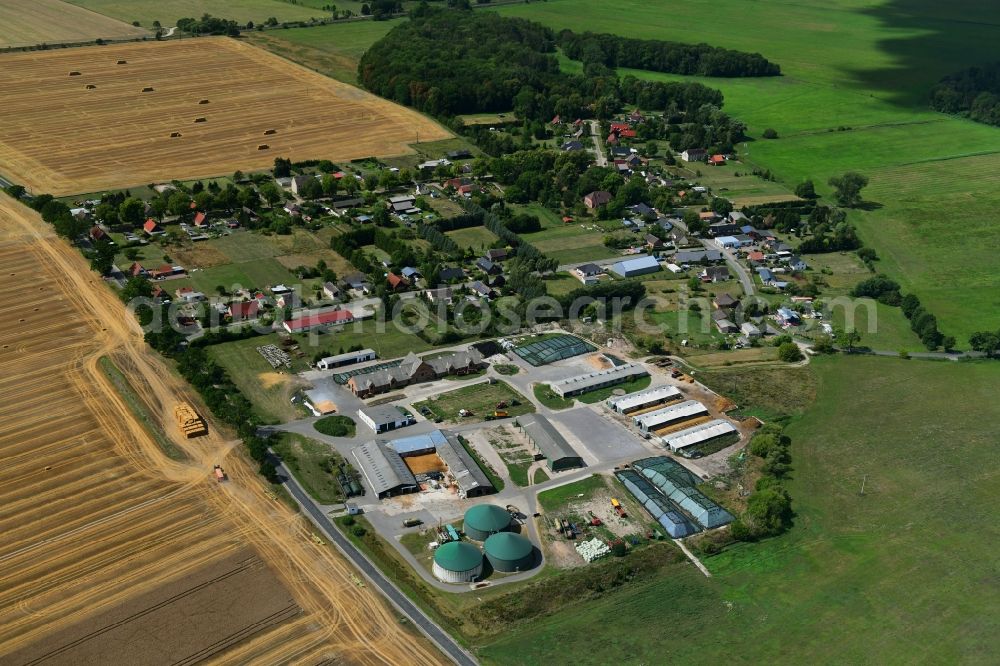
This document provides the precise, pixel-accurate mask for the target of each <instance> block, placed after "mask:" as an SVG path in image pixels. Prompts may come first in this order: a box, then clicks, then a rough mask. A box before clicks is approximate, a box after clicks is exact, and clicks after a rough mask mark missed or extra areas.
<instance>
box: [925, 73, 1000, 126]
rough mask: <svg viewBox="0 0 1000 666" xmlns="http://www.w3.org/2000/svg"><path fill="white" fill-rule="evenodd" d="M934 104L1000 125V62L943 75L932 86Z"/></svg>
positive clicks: (943, 109) (977, 119) (978, 120)
mask: <svg viewBox="0 0 1000 666" xmlns="http://www.w3.org/2000/svg"><path fill="white" fill-rule="evenodd" d="M931 107H932V108H933V109H934V110H935V111H941V112H943V113H957V114H962V115H965V116H968V117H969V118H970V119H972V120H975V121H977V122H980V123H986V124H987V125H1000V62H995V63H992V64H989V65H983V66H981V67H970V68H968V69H963V70H962V71H960V72H956V73H955V74H949V75H948V76H946V77H944V78H943V79H941V81H940V83H938V84H937V85H936V86H934V88H933V89H932V90H931Z"/></svg>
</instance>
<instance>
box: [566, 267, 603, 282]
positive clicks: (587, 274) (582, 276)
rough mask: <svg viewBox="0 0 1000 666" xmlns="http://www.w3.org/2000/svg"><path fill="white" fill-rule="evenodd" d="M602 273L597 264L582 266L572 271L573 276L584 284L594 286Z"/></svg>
mask: <svg viewBox="0 0 1000 666" xmlns="http://www.w3.org/2000/svg"><path fill="white" fill-rule="evenodd" d="M603 272H604V270H603V269H602V268H601V267H600V266H598V265H597V264H582V265H580V266H577V267H576V268H574V269H573V275H575V276H576V278H577V279H578V280H580V282H582V283H584V284H594V283H595V282H597V278H598V276H599V275H601V273H603Z"/></svg>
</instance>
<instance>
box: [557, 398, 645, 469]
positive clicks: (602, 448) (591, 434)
mask: <svg viewBox="0 0 1000 666" xmlns="http://www.w3.org/2000/svg"><path fill="white" fill-rule="evenodd" d="M606 411H607V410H606V409H605V408H604V406H603V405H594V406H587V407H577V408H575V409H570V410H566V411H564V412H555V413H553V414H552V415H551V416H549V420H551V421H552V422H553V424H555V425H557V426H558V427H559V429H560V431H561V432H562V434H563V436H564V437H566V439H567V440H568V441H569V443H570V444H572V445H573V446H574V448H576V450H577V451H578V452H579V453H580V455H582V456H583V458H584V460H585V461H587V463H588V464H590V465H597V464H601V463H610V462H616V461H621V460H622V459H625V458H641V457H642V456H646V455H650V454H651V453H652V452H654V451H655V452H659V453H662V450H659V449H657V448H656V447H655V446H653V445H652V444H647V443H646V442H644V441H643V440H641V439H639V437H638V435H636V434H635V433H633V432H629V431H628V430H627V429H625V428H624V427H623V426H622V425H621V424H619V423H617V422H615V421H614V420H613V419H611V418H610V417H608V416H606V415H604V414H603V413H602V412H606Z"/></svg>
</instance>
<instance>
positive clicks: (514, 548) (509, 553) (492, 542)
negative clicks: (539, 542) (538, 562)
mask: <svg viewBox="0 0 1000 666" xmlns="http://www.w3.org/2000/svg"><path fill="white" fill-rule="evenodd" d="M483 548H484V550H485V551H486V559H488V560H489V561H490V564H492V565H493V569H494V570H496V571H503V572H511V571H526V570H528V569H530V568H532V567H533V566H534V565H535V554H534V551H535V549H534V546H532V545H531V542H530V541H528V540H527V539H526V538H524V537H523V536H521V535H520V534H514V533H513V532H500V533H498V534H494V535H493V536H491V537H490V538H488V539H487V540H486V543H485V544H483Z"/></svg>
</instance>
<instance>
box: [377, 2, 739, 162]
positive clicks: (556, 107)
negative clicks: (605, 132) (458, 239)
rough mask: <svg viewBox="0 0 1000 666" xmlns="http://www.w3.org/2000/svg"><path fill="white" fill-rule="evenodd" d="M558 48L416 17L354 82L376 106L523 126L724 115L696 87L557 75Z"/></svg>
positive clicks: (546, 33) (471, 15)
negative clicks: (386, 103)
mask: <svg viewBox="0 0 1000 666" xmlns="http://www.w3.org/2000/svg"><path fill="white" fill-rule="evenodd" d="M556 42H557V40H556V36H555V34H554V33H553V32H552V31H551V30H550V29H548V28H546V27H544V26H542V25H539V24H537V23H533V22H531V21H527V20H524V19H518V18H507V17H502V16H497V15H496V14H493V13H488V12H472V11H462V10H454V9H452V10H445V9H422V10H420V11H416V10H415V11H414V12H412V13H411V19H410V20H409V21H407V22H406V23H403V24H401V25H399V26H397V27H396V28H394V29H393V30H392V31H391V32H389V33H388V34H387V35H386V36H385V37H383V38H382V39H381V40H379V41H378V42H376V43H375V44H374V45H373V46H372V47H371V48H370V49H368V51H367V52H366V53H365V55H364V56H363V57H362V59H361V62H360V63H359V65H358V76H359V80H360V81H361V83H362V84H363V85H364V86H365V87H366V88H367V89H369V90H371V91H372V92H374V93H376V94H378V95H380V96H382V97H386V98H388V99H391V100H394V101H396V102H399V103H401V104H405V105H407V106H411V107H414V108H416V109H418V110H420V111H423V112H425V113H428V114H430V115H433V116H438V117H441V118H445V119H451V118H452V117H453V116H456V115H460V114H469V113H488V112H494V113H495V112H507V111H512V112H513V113H514V114H515V115H516V117H517V118H519V119H521V120H523V121H528V122H533V121H540V122H548V121H549V120H551V119H552V118H553V117H554V116H557V115H558V116H561V117H562V118H564V119H574V118H592V117H597V118H600V119H607V118H610V117H611V116H612V115H613V114H614V113H616V112H618V111H619V110H620V109H621V107H622V106H623V105H624V104H634V105H636V106H639V107H640V108H644V109H648V110H652V111H669V112H670V113H671V114H673V115H674V116H675V117H676V118H675V120H677V121H679V120H680V118H679V115H683V114H684V113H687V112H689V111H691V112H696V111H701V110H703V109H704V108H705V107H713V109H714V110H717V109H718V108H719V107H721V106H722V102H723V97H722V93H720V92H719V91H718V90H714V89H712V88H709V87H707V86H705V85H702V84H700V83H695V82H661V81H639V80H638V79H636V78H635V77H626V78H625V79H624V80H621V81H619V79H618V76H617V75H616V74H615V72H614V71H613V70H611V69H608V68H607V67H605V66H603V65H599V66H598V67H599V69H600V71H599V72H598V73H597V74H596V75H587V76H581V75H574V74H569V73H566V72H563V71H561V70H560V68H559V62H558V60H557V59H556V55H555V54H556V45H557V44H556ZM702 115H705V114H702ZM702 120H703V119H699V123H696V124H702ZM722 134H728V132H722ZM498 148H500V147H499V146H498ZM508 148H509V146H508ZM488 152H491V153H494V154H501V153H502V152H509V151H505V150H493V151H488Z"/></svg>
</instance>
